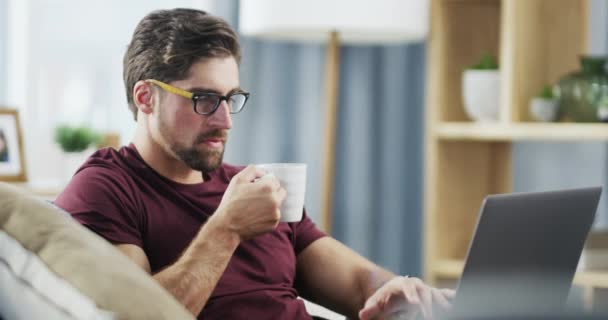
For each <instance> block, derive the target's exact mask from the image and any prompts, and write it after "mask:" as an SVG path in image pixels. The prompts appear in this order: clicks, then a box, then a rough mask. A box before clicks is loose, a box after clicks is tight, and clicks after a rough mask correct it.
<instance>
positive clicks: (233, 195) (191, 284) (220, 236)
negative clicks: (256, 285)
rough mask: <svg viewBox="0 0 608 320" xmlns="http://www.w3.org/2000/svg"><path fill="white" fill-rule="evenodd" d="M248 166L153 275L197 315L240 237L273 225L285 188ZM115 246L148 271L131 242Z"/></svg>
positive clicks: (262, 172) (262, 231)
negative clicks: (182, 246) (175, 253)
mask: <svg viewBox="0 0 608 320" xmlns="http://www.w3.org/2000/svg"><path fill="white" fill-rule="evenodd" d="M264 174H265V172H264V171H261V170H259V169H257V168H256V167H254V166H248V167H247V168H245V169H244V170H243V171H241V172H239V173H238V174H237V175H235V176H234V177H233V178H232V180H231V181H230V184H229V185H228V188H227V189H226V192H225V193H224V196H223V197H222V201H221V203H220V205H219V207H218V209H217V210H216V211H215V213H214V214H213V215H212V216H211V218H209V219H208V220H207V222H206V223H205V224H204V225H203V227H202V228H201V230H200V231H199V233H198V234H197V235H196V237H195V238H194V239H193V240H192V242H191V243H190V245H189V246H188V248H187V249H186V250H185V251H184V253H183V254H182V256H181V257H180V258H179V259H178V260H177V261H176V262H175V263H173V264H172V265H170V266H168V267H167V268H165V269H163V270H162V271H160V272H158V273H156V274H154V275H153V277H154V279H156V280H157V281H158V282H159V283H160V284H161V285H162V286H163V287H164V288H165V289H167V290H168V291H169V292H171V293H172V294H173V296H175V298H177V300H178V301H180V302H181V303H182V304H183V305H184V306H185V307H186V308H187V309H188V310H189V311H190V312H192V314H193V315H195V316H196V315H198V314H199V313H200V312H201V310H202V309H203V307H204V306H205V304H206V303H207V300H208V299H209V297H210V296H211V293H212V292H213V289H214V288H215V286H216V285H217V282H218V281H219V279H220V277H221V276H222V274H223V272H224V270H225V269H226V266H227V265H228V262H230V258H231V257H232V254H233V253H234V251H235V250H236V248H237V247H238V245H239V243H240V242H241V241H242V240H246V239H251V238H253V237H255V236H257V235H259V234H262V233H266V232H269V231H271V230H274V229H275V228H276V226H277V225H278V223H279V219H280V217H281V214H280V211H279V208H280V206H281V203H282V202H283V200H284V199H285V196H286V191H285V189H283V188H281V187H280V184H279V181H278V180H277V179H276V178H274V177H269V178H265V179H260V180H258V181H257V182H254V181H255V180H256V179H258V178H260V177H262V176H263V175H264ZM117 248H118V249H119V250H121V251H122V252H124V253H125V254H126V255H127V256H128V257H129V258H131V259H132V260H133V261H135V262H136V263H137V264H138V265H140V266H141V267H142V268H143V269H144V270H146V271H148V272H150V263H149V261H148V258H147V256H146V254H145V252H144V251H143V250H142V249H141V248H139V247H137V246H135V245H118V246H117Z"/></svg>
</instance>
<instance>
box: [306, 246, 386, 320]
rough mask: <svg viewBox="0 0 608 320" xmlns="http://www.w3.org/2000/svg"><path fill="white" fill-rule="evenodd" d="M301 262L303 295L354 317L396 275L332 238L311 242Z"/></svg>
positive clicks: (356, 316)
mask: <svg viewBox="0 0 608 320" xmlns="http://www.w3.org/2000/svg"><path fill="white" fill-rule="evenodd" d="M297 263H298V265H297V270H298V274H297V279H298V289H299V290H300V293H301V295H302V296H303V297H304V298H307V299H309V300H311V301H313V302H316V303H319V304H321V305H323V306H325V307H327V308H329V309H332V310H334V311H336V312H339V313H342V314H344V315H346V316H348V317H349V318H353V319H357V318H358V312H359V310H361V308H363V306H364V304H365V301H366V300H367V298H369V297H370V296H371V295H372V294H373V293H374V292H375V291H376V290H377V289H378V288H379V287H381V286H382V285H383V284H384V283H385V282H387V281H388V280H390V279H392V278H394V277H395V275H394V274H392V273H390V272H388V271H386V270H384V269H382V268H380V267H378V266H377V265H375V264H374V263H372V262H371V261H369V260H367V259H365V258H363V257H362V256H360V255H359V254H357V253H356V252H354V251H353V250H351V249H349V248H348V247H346V246H345V245H343V244H342V243H340V242H338V241H337V240H335V239H333V238H331V237H323V238H321V239H319V240H317V241H315V242H313V243H311V244H310V245H309V246H308V247H306V249H304V251H302V252H301V253H300V254H299V255H298V262H297Z"/></svg>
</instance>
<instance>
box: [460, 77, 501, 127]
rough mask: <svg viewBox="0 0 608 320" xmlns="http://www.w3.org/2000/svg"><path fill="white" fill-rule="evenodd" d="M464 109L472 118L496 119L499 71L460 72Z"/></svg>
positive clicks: (498, 96) (481, 119)
mask: <svg viewBox="0 0 608 320" xmlns="http://www.w3.org/2000/svg"><path fill="white" fill-rule="evenodd" d="M462 97H463V100H464V101H463V102H464V109H465V111H466V113H467V115H468V116H469V118H471V119H472V120H475V121H481V122H494V121H498V110H499V103H500V73H499V72H498V70H466V71H464V72H463V74H462Z"/></svg>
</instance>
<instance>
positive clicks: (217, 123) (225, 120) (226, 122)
mask: <svg viewBox="0 0 608 320" xmlns="http://www.w3.org/2000/svg"><path fill="white" fill-rule="evenodd" d="M208 119H209V121H208V124H209V126H213V127H215V128H217V129H230V128H232V115H231V114H230V107H228V104H227V103H226V101H222V102H220V105H219V107H218V108H217V110H215V112H214V113H213V114H211V115H209V118H208Z"/></svg>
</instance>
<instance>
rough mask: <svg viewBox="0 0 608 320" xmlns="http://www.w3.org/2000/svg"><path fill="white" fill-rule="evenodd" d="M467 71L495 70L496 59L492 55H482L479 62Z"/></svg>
mask: <svg viewBox="0 0 608 320" xmlns="http://www.w3.org/2000/svg"><path fill="white" fill-rule="evenodd" d="M469 69H473V70H497V69H498V63H497V62H496V58H494V56H493V55H491V54H489V53H486V54H484V55H483V56H482V57H481V59H479V62H477V63H476V64H474V65H472V66H470V67H469Z"/></svg>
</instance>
